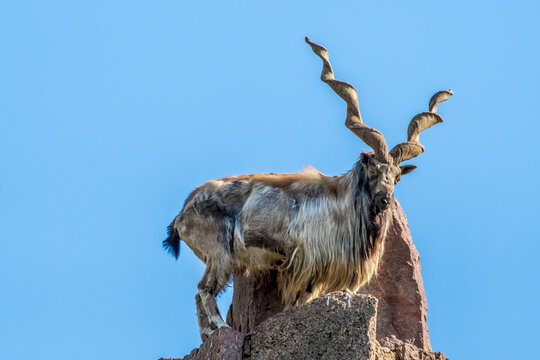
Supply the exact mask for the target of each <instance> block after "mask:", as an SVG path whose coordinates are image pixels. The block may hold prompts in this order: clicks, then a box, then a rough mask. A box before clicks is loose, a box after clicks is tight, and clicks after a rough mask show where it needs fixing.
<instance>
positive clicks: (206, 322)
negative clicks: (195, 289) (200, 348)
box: [195, 293, 213, 342]
mask: <svg viewBox="0 0 540 360" xmlns="http://www.w3.org/2000/svg"><path fill="white" fill-rule="evenodd" d="M195 304H196V305H197V319H198V320H199V333H200V335H201V340H202V341H203V342H204V341H205V340H206V339H207V338H209V337H210V335H212V332H213V330H212V327H211V326H210V319H209V318H208V314H207V313H206V310H205V309H204V305H203V303H202V299H201V295H200V294H199V293H197V295H195Z"/></svg>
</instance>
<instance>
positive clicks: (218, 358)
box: [163, 328, 244, 360]
mask: <svg viewBox="0 0 540 360" xmlns="http://www.w3.org/2000/svg"><path fill="white" fill-rule="evenodd" d="M243 346H244V335H243V334H241V333H239V332H238V331H234V330H232V329H229V328H221V329H219V330H217V331H214V333H213V334H212V336H210V338H208V339H207V340H206V341H205V342H204V343H203V344H202V345H201V347H200V348H198V349H194V350H193V351H192V352H191V353H190V354H189V355H188V356H185V357H183V358H182V359H183V360H239V359H242V354H243ZM163 360H166V359H163ZM171 360H174V359H171Z"/></svg>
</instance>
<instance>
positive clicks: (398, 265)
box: [360, 199, 431, 351]
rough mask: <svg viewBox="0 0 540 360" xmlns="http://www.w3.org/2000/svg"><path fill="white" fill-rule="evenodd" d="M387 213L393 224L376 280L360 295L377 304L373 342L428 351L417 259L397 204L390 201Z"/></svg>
mask: <svg viewBox="0 0 540 360" xmlns="http://www.w3.org/2000/svg"><path fill="white" fill-rule="evenodd" d="M391 209H392V217H393V222H392V226H391V227H390V229H389V234H388V236H387V238H386V242H385V248H384V253H383V257H382V260H381V263H380V265H379V269H378V272H377V276H376V277H375V278H373V279H372V280H371V281H370V283H369V284H368V285H366V286H364V287H363V288H362V289H360V293H362V294H370V295H373V296H375V297H376V298H377V299H378V300H379V309H378V316H377V339H378V340H379V341H380V342H382V343H384V344H387V345H391V344H393V343H396V344H398V343H399V341H397V340H400V341H401V342H405V343H409V344H412V345H415V346H416V347H418V348H420V349H423V350H426V351H431V343H430V341H429V331H428V327H427V300H426V293H425V292H424V284H423V282H422V274H421V269H420V255H419V254H418V251H417V250H416V247H415V246H414V244H413V241H412V237H411V232H410V231H409V225H407V217H406V216H405V213H404V212H403V209H402V208H401V206H400V205H399V203H398V201H397V200H395V199H394V204H393V206H392V208H391Z"/></svg>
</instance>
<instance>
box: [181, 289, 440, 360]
mask: <svg viewBox="0 0 540 360" xmlns="http://www.w3.org/2000/svg"><path fill="white" fill-rule="evenodd" d="M376 326H377V299H376V298H375V297H373V296H371V295H363V294H352V293H351V292H348V291H337V292H334V293H331V294H328V295H324V296H321V297H319V298H317V299H315V300H313V301H311V302H309V303H307V304H304V305H301V306H298V307H294V308H291V309H288V310H286V311H283V312H280V313H278V314H276V315H274V316H272V317H269V318H268V319H266V320H265V321H263V322H262V323H260V324H259V325H258V326H256V327H255V328H254V329H253V332H252V333H251V334H249V335H246V336H244V335H243V334H241V333H239V332H237V331H235V330H232V329H228V328H222V329H220V330H218V331H216V332H214V334H212V336H211V337H210V338H209V339H207V340H206V341H205V342H204V343H203V344H202V346H201V347H200V349H195V350H193V351H192V352H191V353H190V354H189V355H188V356H186V357H184V358H183V360H203V359H204V360H217V359H223V360H231V359H236V360H241V359H249V360H274V359H287V360H308V359H309V360H311V359H321V360H338V359H339V360H341V359H348V360H349V359H351V360H354V359H357V360H447V358H446V356H445V355H444V354H442V353H432V352H429V351H425V350H423V349H419V348H418V347H416V346H414V345H412V344H409V343H405V342H403V341H400V340H397V339H393V341H391V342H388V343H387V345H388V346H383V345H381V344H380V343H379V342H378V341H377V339H376ZM171 360H173V359H171ZM176 360H180V359H176Z"/></svg>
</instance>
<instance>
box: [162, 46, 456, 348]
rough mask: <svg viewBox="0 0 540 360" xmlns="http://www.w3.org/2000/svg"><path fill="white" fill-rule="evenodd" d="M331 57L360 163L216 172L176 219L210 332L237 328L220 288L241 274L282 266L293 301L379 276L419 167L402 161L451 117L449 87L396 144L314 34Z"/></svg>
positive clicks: (175, 250)
mask: <svg viewBox="0 0 540 360" xmlns="http://www.w3.org/2000/svg"><path fill="white" fill-rule="evenodd" d="M305 40H306V42H307V43H308V44H309V45H310V46H311V48H312V50H313V52H314V53H315V54H316V55H317V56H319V57H320V58H321V59H322V61H323V70H322V74H321V80H322V81H324V82H325V83H327V84H328V85H329V86H330V87H331V88H332V90H334V91H335V92H336V93H337V94H338V95H339V96H340V97H341V98H343V100H345V102H346V103H347V116H346V122H345V125H346V126H347V127H348V128H349V129H350V130H351V131H352V132H353V133H354V134H356V135H357V136H358V137H359V138H360V139H362V140H363V141H364V142H365V143H366V144H367V145H368V146H370V147H371V148H372V149H373V152H371V153H365V152H364V153H362V154H361V155H360V159H359V161H358V162H357V163H356V164H355V165H354V167H353V168H352V170H350V171H349V172H348V173H346V174H345V175H343V176H333V177H329V176H325V175H323V174H322V173H320V172H318V171H317V170H315V169H313V168H306V169H305V170H304V171H303V172H302V173H297V174H255V175H240V176H232V177H227V178H223V179H218V180H212V181H209V182H207V183H205V184H204V185H202V186H200V187H198V188H197V189H195V190H194V191H193V192H192V193H191V195H189V197H188V198H187V200H186V202H185V205H184V208H183V209H182V211H181V212H180V214H179V215H178V216H177V217H176V218H175V219H174V220H173V222H172V223H171V224H170V226H169V228H168V231H169V237H168V238H167V239H166V240H164V241H163V246H164V247H165V249H167V250H169V251H170V252H171V253H172V254H173V255H174V256H175V257H176V258H178V255H179V250H180V248H179V247H180V239H182V240H183V241H184V242H185V243H186V244H187V245H188V246H189V247H190V248H191V249H192V250H193V252H194V253H195V255H196V256H197V257H198V258H199V259H201V260H202V261H203V262H204V263H205V264H206V270H205V272H204V275H203V277H202V280H201V281H200V283H199V285H198V290H199V291H198V293H197V295H196V296H195V300H196V305H197V315H198V321H199V327H200V334H201V338H202V339H203V340H204V339H205V338H206V337H207V336H209V335H210V334H211V333H212V332H213V331H214V330H216V329H218V328H220V327H224V326H228V325H227V324H226V323H225V322H224V321H223V318H222V317H221V315H220V313H219V310H218V307H217V304H216V296H217V295H218V294H219V293H220V292H221V291H222V290H223V289H224V288H225V286H226V285H227V283H228V281H229V280H230V277H231V274H232V273H233V272H237V273H244V272H249V273H252V274H255V275H261V274H265V273H267V272H268V271H269V270H271V269H277V270H278V279H277V283H278V287H279V292H280V294H281V298H282V301H283V304H284V305H285V307H290V306H294V305H299V304H302V303H305V302H307V301H309V300H311V299H312V298H315V297H317V296H319V295H321V294H325V293H328V292H331V291H337V290H342V289H350V290H351V291H353V292H356V291H357V290H358V289H359V288H360V287H361V286H362V285H363V284H365V283H366V282H367V281H369V279H370V278H371V277H372V276H373V275H374V274H375V272H376V270H377V265H378V263H379V260H380V258H381V253H382V251H383V247H384V239H385V237H386V233H387V229H388V226H389V223H390V222H391V218H390V215H389V214H390V212H387V211H386V210H387V209H388V207H389V206H390V205H391V202H392V199H393V191H394V185H395V184H396V183H397V182H398V181H399V180H400V178H401V176H402V175H405V174H408V173H410V172H411V171H413V170H414V169H415V168H416V166H414V165H405V166H400V165H399V164H400V163H401V162H403V161H406V160H409V159H412V158H414V157H416V156H418V155H420V154H421V153H422V152H423V151H424V147H423V146H422V145H421V144H420V142H419V134H420V132H421V131H422V130H425V129H427V128H429V127H431V126H433V125H435V124H437V123H439V122H441V121H443V119H442V117H441V116H440V115H439V114H437V113H436V111H437V107H438V104H439V103H440V102H442V101H445V100H447V99H448V98H449V97H450V96H451V95H452V94H453V93H452V91H451V90H443V91H440V92H438V93H436V94H435V95H434V96H433V97H432V98H431V100H430V102H429V111H428V112H424V113H421V114H418V115H416V116H415V117H414V118H413V119H412V120H411V123H410V125H409V128H408V140H407V141H406V142H404V143H401V144H399V145H397V146H395V147H394V148H393V149H392V150H390V152H388V149H387V146H386V142H385V139H384V137H383V135H382V134H381V133H380V132H379V131H378V130H376V129H374V128H371V127H369V126H367V125H365V124H363V123H362V118H361V116H360V109H359V106H358V97H357V93H356V90H355V89H354V87H353V86H352V85H350V84H348V83H346V82H342V81H339V80H335V79H334V73H333V71H332V67H331V65H330V62H329V56H328V52H327V51H326V49H325V48H324V47H322V46H320V45H318V44H315V43H313V42H311V40H309V38H307V37H306V39H305Z"/></svg>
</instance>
